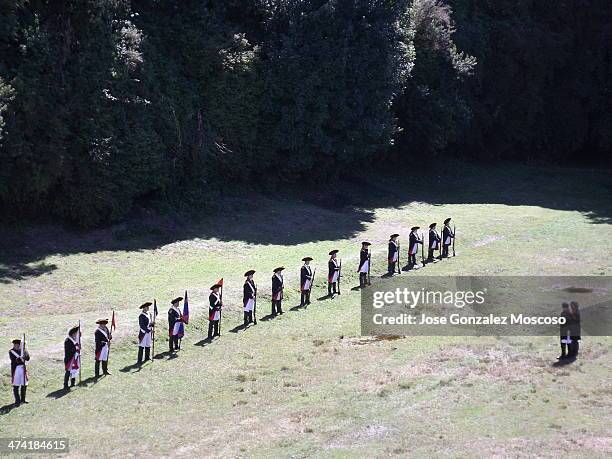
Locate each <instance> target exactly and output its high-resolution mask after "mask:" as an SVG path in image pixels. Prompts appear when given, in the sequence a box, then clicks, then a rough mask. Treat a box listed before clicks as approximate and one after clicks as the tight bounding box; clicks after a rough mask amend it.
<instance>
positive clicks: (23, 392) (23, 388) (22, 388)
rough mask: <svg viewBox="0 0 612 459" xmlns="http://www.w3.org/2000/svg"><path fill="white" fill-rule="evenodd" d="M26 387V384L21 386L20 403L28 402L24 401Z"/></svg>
mask: <svg viewBox="0 0 612 459" xmlns="http://www.w3.org/2000/svg"><path fill="white" fill-rule="evenodd" d="M27 388H28V387H27V386H21V403H28V402H26V399H25V396H26V389H27Z"/></svg>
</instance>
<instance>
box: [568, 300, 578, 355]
mask: <svg viewBox="0 0 612 459" xmlns="http://www.w3.org/2000/svg"><path fill="white" fill-rule="evenodd" d="M570 315H571V318H572V320H571V323H570V326H569V332H570V339H571V340H572V342H571V344H570V345H569V357H570V358H574V359H575V358H576V357H578V350H579V348H580V339H581V336H580V306H579V305H578V303H577V302H576V301H572V302H570Z"/></svg>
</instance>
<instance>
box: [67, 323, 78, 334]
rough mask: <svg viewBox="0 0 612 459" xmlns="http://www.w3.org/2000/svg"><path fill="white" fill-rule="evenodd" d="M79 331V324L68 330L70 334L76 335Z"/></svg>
mask: <svg viewBox="0 0 612 459" xmlns="http://www.w3.org/2000/svg"><path fill="white" fill-rule="evenodd" d="M78 331H79V326H78V325H77V326H76V327H72V328H71V329H70V330H68V334H69V335H74V334H75V333H76V332H78Z"/></svg>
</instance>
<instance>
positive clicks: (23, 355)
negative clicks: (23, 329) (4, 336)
mask: <svg viewBox="0 0 612 459" xmlns="http://www.w3.org/2000/svg"><path fill="white" fill-rule="evenodd" d="M26 354H27V351H26V337H25V333H24V334H23V342H22V345H21V356H20V357H21V361H22V362H23V382H24V384H25V382H26V380H27V378H28V369H27V367H26ZM15 371H17V370H15Z"/></svg>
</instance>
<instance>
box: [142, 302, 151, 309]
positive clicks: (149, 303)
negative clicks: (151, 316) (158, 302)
mask: <svg viewBox="0 0 612 459" xmlns="http://www.w3.org/2000/svg"><path fill="white" fill-rule="evenodd" d="M152 304H153V303H151V302H150V301H147V302H146V303H142V304H141V305H140V306H139V308H140V309H144V308H148V307H149V306H151V305H152Z"/></svg>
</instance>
